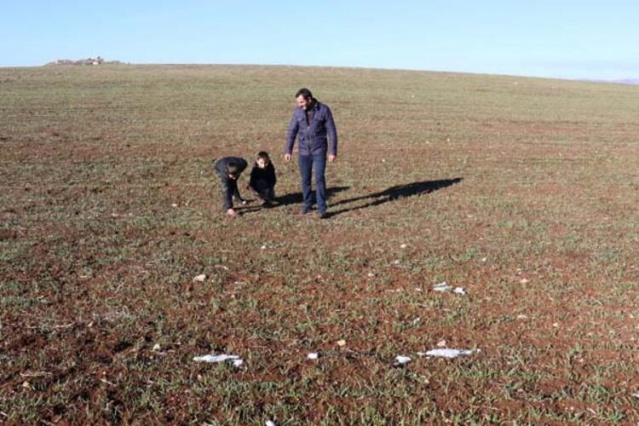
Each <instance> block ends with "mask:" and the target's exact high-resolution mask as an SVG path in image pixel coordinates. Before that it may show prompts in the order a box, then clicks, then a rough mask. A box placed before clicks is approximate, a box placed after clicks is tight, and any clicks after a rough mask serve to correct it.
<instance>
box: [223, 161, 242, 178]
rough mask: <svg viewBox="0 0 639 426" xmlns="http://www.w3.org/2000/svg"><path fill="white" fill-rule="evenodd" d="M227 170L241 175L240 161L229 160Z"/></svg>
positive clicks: (229, 172)
mask: <svg viewBox="0 0 639 426" xmlns="http://www.w3.org/2000/svg"><path fill="white" fill-rule="evenodd" d="M226 172H227V173H228V174H230V175H232V176H234V177H238V176H239V175H240V163H239V162H237V161H229V162H228V164H227V165H226Z"/></svg>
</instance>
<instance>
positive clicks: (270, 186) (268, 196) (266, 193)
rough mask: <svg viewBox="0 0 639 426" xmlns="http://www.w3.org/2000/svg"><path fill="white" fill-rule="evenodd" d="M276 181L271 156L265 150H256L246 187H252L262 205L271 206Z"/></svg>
mask: <svg viewBox="0 0 639 426" xmlns="http://www.w3.org/2000/svg"><path fill="white" fill-rule="evenodd" d="M276 183H277V177H276V176H275V166H273V163H272V162H271V158H270V157H269V155H268V153H267V152H265V151H260V152H258V153H257V156H256V158H255V164H253V170H251V178H250V180H249V184H248V188H250V189H252V190H253V191H254V192H255V194H256V195H257V196H258V197H259V198H260V199H261V200H262V207H270V206H272V204H273V200H274V199H275V184H276Z"/></svg>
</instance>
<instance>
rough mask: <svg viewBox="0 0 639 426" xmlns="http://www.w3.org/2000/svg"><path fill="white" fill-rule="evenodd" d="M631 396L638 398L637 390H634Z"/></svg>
mask: <svg viewBox="0 0 639 426" xmlns="http://www.w3.org/2000/svg"><path fill="white" fill-rule="evenodd" d="M631 396H634V397H635V398H639V392H635V393H633V394H632V395H631Z"/></svg>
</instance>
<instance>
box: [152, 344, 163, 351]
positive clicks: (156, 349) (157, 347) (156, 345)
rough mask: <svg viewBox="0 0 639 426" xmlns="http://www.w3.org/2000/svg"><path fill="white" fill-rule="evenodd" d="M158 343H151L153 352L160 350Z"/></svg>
mask: <svg viewBox="0 0 639 426" xmlns="http://www.w3.org/2000/svg"><path fill="white" fill-rule="evenodd" d="M160 348H161V347H160V344H159V343H156V344H155V345H153V352H159V351H160Z"/></svg>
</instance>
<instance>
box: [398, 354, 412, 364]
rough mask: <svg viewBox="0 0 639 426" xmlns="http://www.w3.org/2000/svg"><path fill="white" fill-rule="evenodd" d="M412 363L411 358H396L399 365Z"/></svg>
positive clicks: (401, 356)
mask: <svg viewBox="0 0 639 426" xmlns="http://www.w3.org/2000/svg"><path fill="white" fill-rule="evenodd" d="M410 361H411V359H410V357H408V356H404V355H397V356H396V357H395V363H397V364H408V363H409V362H410Z"/></svg>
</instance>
